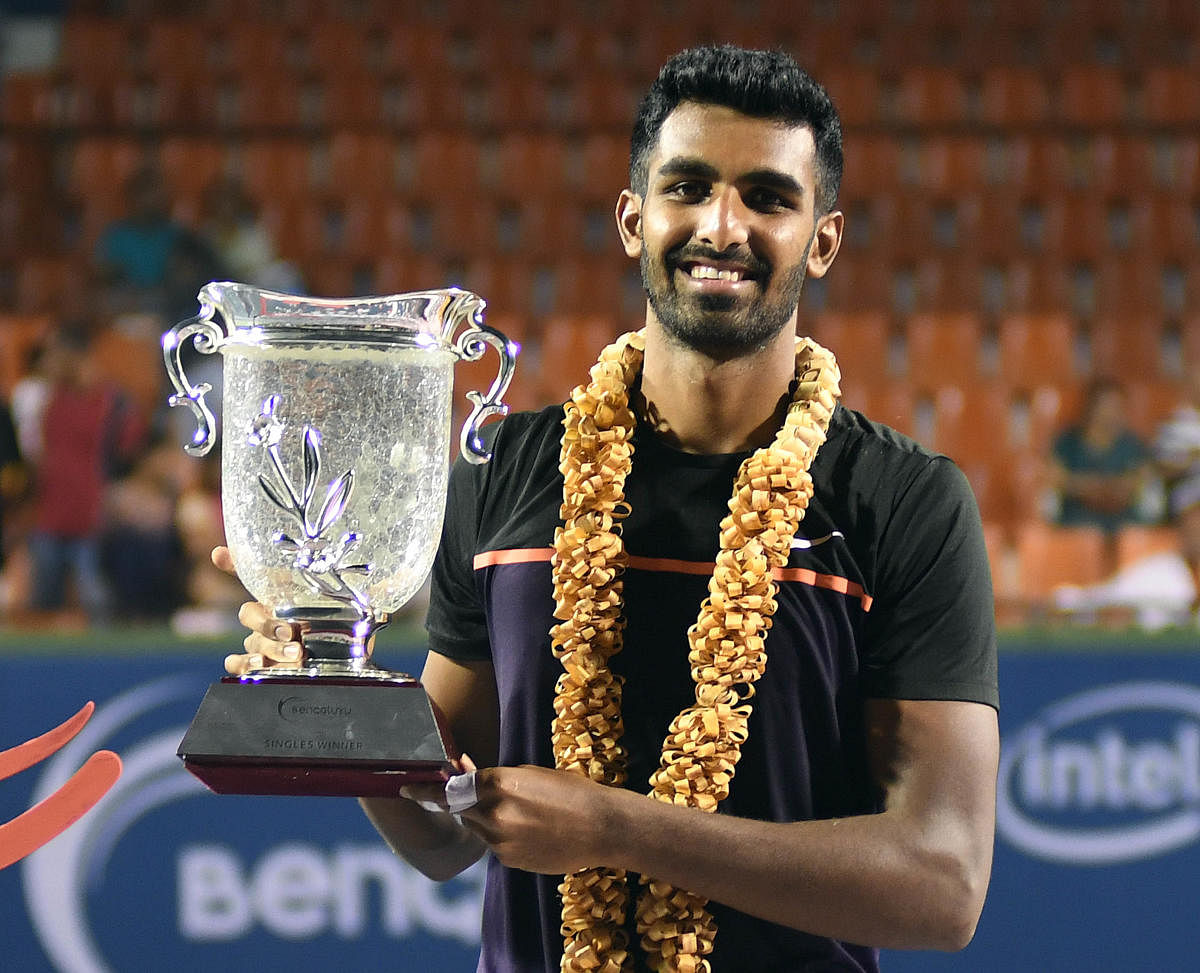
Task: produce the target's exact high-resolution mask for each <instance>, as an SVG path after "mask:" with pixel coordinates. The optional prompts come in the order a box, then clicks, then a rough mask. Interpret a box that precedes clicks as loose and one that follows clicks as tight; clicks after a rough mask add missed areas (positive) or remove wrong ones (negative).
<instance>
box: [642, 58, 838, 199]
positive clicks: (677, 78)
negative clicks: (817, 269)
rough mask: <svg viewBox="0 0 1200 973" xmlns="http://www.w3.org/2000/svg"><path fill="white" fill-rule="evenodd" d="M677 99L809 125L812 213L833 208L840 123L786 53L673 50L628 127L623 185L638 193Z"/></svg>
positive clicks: (830, 105)
mask: <svg viewBox="0 0 1200 973" xmlns="http://www.w3.org/2000/svg"><path fill="white" fill-rule="evenodd" d="M685 101H694V102H698V103H700V104H704V105H721V106H723V107H725V108H733V109H735V110H736V111H739V112H741V113H742V114H744V115H749V116H751V117H752V118H766V119H772V120H776V121H780V122H784V123H786V124H789V125H796V126H807V127H808V128H810V129H811V130H812V133H813V140H814V141H815V142H816V158H817V182H818V185H817V187H816V208H817V212H818V213H819V214H824V213H827V212H829V211H830V210H831V209H833V206H834V204H835V203H836V202H837V195H838V188H839V187H840V185H841V182H842V124H841V121H840V119H839V118H838V113H837V109H836V108H834V107H833V102H832V101H831V100H830V98H829V95H828V93H827V92H826V91H825V89H824V88H823V87H821V85H819V84H818V83H817V82H816V81H814V80H813V79H812V78H811V77H809V76H808V74H806V73H805V72H804V71H803V70H802V69H801V68H800V66H799V65H798V64H797V63H796V62H795V61H794V60H793V59H792V57H791V56H790V55H788V54H785V53H783V52H782V51H755V50H747V49H746V48H742V47H735V46H733V45H731V44H724V45H721V46H705V47H693V48H689V49H688V50H686V51H681V52H680V53H678V54H676V55H675V56H674V57H672V58H671V59H670V60H669V61H667V63H666V64H664V65H663V67H662V70H661V71H659V73H658V77H657V78H656V79H655V80H654V83H653V84H651V85H650V89H649V91H647V92H646V95H645V97H644V98H642V102H641V104H640V105H639V106H638V112H637V118H636V119H635V120H634V123H633V138H632V140H631V142H630V152H629V180H630V187H631V188H632V189H633V191H634V192H635V193H638V194H639V195H642V196H644V195H645V194H646V188H647V185H648V181H649V173H648V171H647V163H648V160H649V158H650V153H651V152H652V151H653V149H654V146H655V145H656V144H657V143H658V135H659V131H660V130H661V129H662V126H663V122H665V121H666V120H667V116H668V115H670V114H671V112H672V111H674V110H675V109H676V108H677V107H678V106H679V105H680V103H682V102H685Z"/></svg>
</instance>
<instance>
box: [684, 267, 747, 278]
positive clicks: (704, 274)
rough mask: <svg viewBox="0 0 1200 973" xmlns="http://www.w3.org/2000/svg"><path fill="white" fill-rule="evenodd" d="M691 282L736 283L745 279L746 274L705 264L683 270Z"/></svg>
mask: <svg viewBox="0 0 1200 973" xmlns="http://www.w3.org/2000/svg"><path fill="white" fill-rule="evenodd" d="M683 269H684V270H685V271H686V272H687V275H688V276H689V277H691V278H692V280H730V281H734V282H735V283H736V282H737V281H740V280H742V279H743V278H744V277H746V276H747V275H746V272H745V271H744V270H741V269H737V270H732V269H729V268H725V267H712V266H709V265H707V264H693V265H692V266H691V267H685V268H683Z"/></svg>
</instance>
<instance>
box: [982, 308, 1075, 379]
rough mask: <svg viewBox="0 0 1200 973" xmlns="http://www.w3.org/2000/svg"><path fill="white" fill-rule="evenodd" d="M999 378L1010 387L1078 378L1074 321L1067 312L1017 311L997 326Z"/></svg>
mask: <svg viewBox="0 0 1200 973" xmlns="http://www.w3.org/2000/svg"><path fill="white" fill-rule="evenodd" d="M998 341H999V351H1000V378H1001V379H1002V380H1003V381H1004V382H1005V383H1006V384H1007V385H1008V387H1009V388H1012V389H1025V390H1029V389H1032V388H1036V387H1038V386H1041V385H1063V384H1066V383H1068V382H1072V381H1074V380H1075V379H1076V378H1077V374H1078V370H1077V368H1076V347H1075V324H1074V322H1073V321H1072V320H1071V318H1070V317H1069V316H1068V315H1066V314H1062V313H1059V314H1018V315H1009V316H1006V317H1004V318H1002V319H1001V321H1000V324H999V329H998Z"/></svg>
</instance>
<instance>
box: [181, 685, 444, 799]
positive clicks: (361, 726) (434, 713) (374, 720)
mask: <svg viewBox="0 0 1200 973" xmlns="http://www.w3.org/2000/svg"><path fill="white" fill-rule="evenodd" d="M277 673H278V674H277ZM178 753H179V756H180V758H182V760H183V765H184V767H185V768H187V770H188V771H189V772H190V773H192V774H193V775H195V776H196V777H197V778H199V779H200V780H201V781H202V782H203V783H204V784H205V786H207V787H208V788H209V789H210V790H212V791H215V792H216V793H218V794H291V795H304V796H314V797H316V796H322V797H396V796H398V794H399V790H400V788H401V787H402V786H404V785H405V784H410V783H417V782H425V781H444V780H448V779H449V778H450V776H451V775H452V774H454V773H455V772H456V768H455V760H456V759H457V758H458V756H459V755H458V752H457V750H456V749H455V747H454V745H453V743H452V742H451V739H450V734H449V732H448V731H447V729H446V727H445V726H444V722H443V720H442V717H441V714H440V713H439V712H438V710H437V708H436V707H435V706H434V705H433V701H432V700H430V698H429V697H428V695H427V694H426V693H425V690H424V688H423V687H422V686H421V684H420V682H418V681H417V680H415V679H411V678H409V677H406V676H398V675H397V676H393V677H389V676H388V675H387V674H382V675H381V674H380V672H379V670H374V671H373V672H372V673H371V674H370V675H362V676H354V675H343V676H340V677H331V676H308V675H303V674H300V675H296V674H295V673H294V671H293V672H289V673H288V674H287V675H284V674H283V671H282V670H273V671H272V672H271V674H270V676H269V677H266V676H265V675H263V674H258V675H255V676H250V677H240V678H239V677H234V676H228V677H226V678H224V679H222V680H221V681H220V682H217V683H213V684H212V685H211V686H209V688H208V692H207V693H206V694H205V696H204V699H203V701H202V702H201V703H200V709H199V710H198V711H197V713H196V716H195V719H193V720H192V724H191V726H190V727H189V728H188V731H187V733H186V734H185V735H184V738H183V741H182V742H181V743H180V745H179V751H178Z"/></svg>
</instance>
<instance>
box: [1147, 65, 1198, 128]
mask: <svg viewBox="0 0 1200 973" xmlns="http://www.w3.org/2000/svg"><path fill="white" fill-rule="evenodd" d="M1141 82H1142V85H1141V99H1140V103H1141V120H1142V121H1144V122H1146V123H1148V124H1150V125H1170V126H1181V127H1191V128H1193V129H1194V128H1195V127H1196V126H1197V125H1200V85H1198V84H1197V83H1196V72H1195V70H1193V69H1192V68H1191V67H1185V66H1183V65H1176V64H1149V65H1147V66H1146V67H1145V69H1144V70H1143V71H1142V73H1141Z"/></svg>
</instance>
